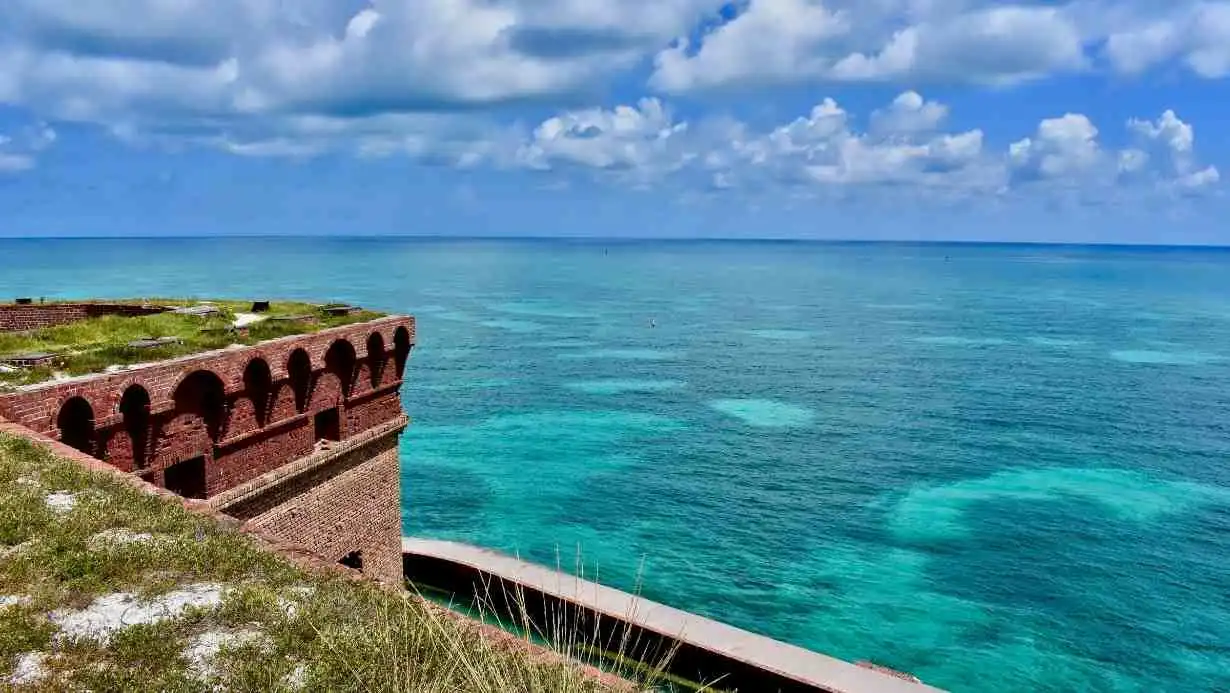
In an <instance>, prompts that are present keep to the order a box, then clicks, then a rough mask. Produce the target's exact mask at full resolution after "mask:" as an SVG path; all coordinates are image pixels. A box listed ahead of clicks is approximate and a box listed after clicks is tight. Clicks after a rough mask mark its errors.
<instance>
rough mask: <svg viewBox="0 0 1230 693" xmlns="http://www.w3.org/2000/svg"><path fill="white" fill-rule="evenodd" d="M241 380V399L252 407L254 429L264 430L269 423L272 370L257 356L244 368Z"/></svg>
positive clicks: (272, 385)
mask: <svg viewBox="0 0 1230 693" xmlns="http://www.w3.org/2000/svg"><path fill="white" fill-rule="evenodd" d="M242 380H243V395H242V399H243V400H246V401H247V403H248V404H249V405H250V406H251V407H252V416H253V418H254V420H255V422H256V428H264V426H265V424H267V423H268V422H269V410H270V407H271V405H272V399H273V395H274V390H275V388H274V384H273V369H272V368H270V367H269V362H268V361H266V360H265V359H264V358H263V357H261V356H257V357H255V358H253V359H251V360H250V361H248V364H247V365H246V366H244V368H243V376H242ZM232 418H234V417H232Z"/></svg>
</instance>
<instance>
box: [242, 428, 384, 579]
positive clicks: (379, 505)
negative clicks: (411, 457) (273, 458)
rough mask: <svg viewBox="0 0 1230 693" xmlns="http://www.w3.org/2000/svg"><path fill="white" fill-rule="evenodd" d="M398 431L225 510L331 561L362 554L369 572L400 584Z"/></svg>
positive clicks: (366, 572) (271, 485) (269, 484)
mask: <svg viewBox="0 0 1230 693" xmlns="http://www.w3.org/2000/svg"><path fill="white" fill-rule="evenodd" d="M403 422H404V419H403ZM398 430H399V429H398ZM398 430H392V431H389V432H388V433H385V434H382V435H379V436H377V437H376V438H374V439H372V440H371V441H370V442H366V443H363V444H362V445H361V446H359V447H357V448H355V449H353V450H348V451H345V452H340V453H339V454H338V455H337V457H336V459H331V460H329V461H328V462H327V463H325V464H321V465H319V466H317V467H314V468H312V469H309V470H305V471H304V472H302V473H299V474H294V475H291V476H289V477H288V478H286V479H282V480H276V481H271V482H269V483H268V484H267V485H265V486H263V487H261V488H260V490H259V491H258V492H257V493H256V494H254V495H252V496H250V497H247V498H245V500H244V501H243V502H241V503H239V504H237V505H235V506H231V507H225V506H224V507H223V510H224V512H227V513H228V514H231V515H234V516H236V517H239V518H240V519H243V520H245V521H246V524H248V525H250V526H252V527H256V528H260V529H261V530H263V531H265V532H268V533H270V534H273V535H275V536H278V537H281V538H282V539H284V540H285V541H289V542H292V543H294V544H296V545H299V546H304V547H306V548H308V549H309V550H311V551H312V552H313V553H316V554H317V555H319V556H322V557H323V558H325V559H328V560H332V561H338V560H341V559H342V558H343V557H344V556H346V555H347V554H349V553H350V552H352V551H360V552H362V556H363V572H364V573H365V574H368V575H371V576H372V577H375V578H377V579H380V580H386V581H390V582H393V581H396V580H400V579H401V569H402V565H401V492H400V483H399V482H400V474H399V466H398V458H397V435H398Z"/></svg>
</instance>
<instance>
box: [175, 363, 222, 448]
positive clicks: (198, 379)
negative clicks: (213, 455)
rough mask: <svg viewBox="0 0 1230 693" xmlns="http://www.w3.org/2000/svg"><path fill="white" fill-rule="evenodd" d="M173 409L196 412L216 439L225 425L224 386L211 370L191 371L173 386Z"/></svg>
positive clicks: (220, 435) (211, 436)
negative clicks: (177, 384) (175, 386)
mask: <svg viewBox="0 0 1230 693" xmlns="http://www.w3.org/2000/svg"><path fill="white" fill-rule="evenodd" d="M174 399H175V409H176V411H178V412H186V413H190V414H196V415H197V416H200V417H201V420H202V421H204V422H205V430H206V431H207V432H208V433H209V437H210V438H211V439H213V440H215V441H216V440H218V439H219V438H220V437H222V430H223V428H225V426H226V388H225V387H224V386H223V385H222V379H221V378H219V377H218V375H217V374H216V373H214V372H212V371H193V372H192V373H190V374H189V375H188V377H186V378H184V379H183V380H182V381H180V383H179V387H177V388H175V397H174Z"/></svg>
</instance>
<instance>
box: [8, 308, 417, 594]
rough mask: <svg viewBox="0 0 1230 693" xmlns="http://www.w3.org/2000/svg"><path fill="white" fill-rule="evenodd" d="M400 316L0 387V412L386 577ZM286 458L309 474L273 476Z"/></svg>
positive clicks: (395, 494) (406, 349)
mask: <svg viewBox="0 0 1230 693" xmlns="http://www.w3.org/2000/svg"><path fill="white" fill-rule="evenodd" d="M414 327H415V325H414V319H413V318H409V317H400V316H394V317H388V318H381V319H378V320H373V321H369V322H363V323H357V324H354V325H346V326H343V327H336V328H331V329H327V330H322V331H320V332H317V333H314V334H310V335H297V336H292V337H285V338H282V339H275V340H270V341H267V342H262V343H260V344H256V345H253V346H241V347H231V348H227V349H220V350H217V351H211V352H206V353H202V354H196V355H193V356H187V357H183V358H179V359H172V360H167V361H162V362H159V363H155V364H150V365H148V366H141V367H137V368H133V369H129V370H125V371H122V372H118V373H112V374H101V375H92V376H84V377H80V378H73V379H71V380H63V381H54V382H51V383H45V384H41V385H36V386H31V387H27V388H23V389H21V390H19V391H17V392H14V393H11V394H4V395H0V418H2V419H8V420H9V421H11V422H14V423H16V424H19V425H21V426H23V427H25V428H27V429H31V430H32V431H34V432H35V433H37V434H38V435H40V436H43V437H46V438H49V439H53V440H57V441H59V442H60V443H62V444H64V445H67V446H69V447H71V448H74V449H76V450H77V451H79V452H80V453H84V454H86V455H90V456H93V457H95V458H98V459H99V460H102V461H103V462H106V463H107V464H108V465H110V466H111V467H112V468H115V469H117V470H119V471H122V472H128V473H130V474H131V475H133V476H137V477H139V478H140V479H142V480H143V481H145V482H148V483H149V484H151V485H153V486H155V487H159V488H162V489H167V490H171V491H175V492H178V493H180V494H182V495H186V496H190V497H194V498H199V499H213V500H222V499H224V498H226V497H228V496H233V495H234V493H233V492H234V491H235V490H236V489H243V491H244V497H243V504H242V506H241V507H239V508H237V509H236V512H241V513H242V514H243V516H241V517H239V519H242V520H244V521H246V522H247V524H248V525H251V526H252V527H253V528H255V529H260V530H261V531H262V532H263V533H264V534H267V535H270V536H276V537H278V538H280V539H281V540H283V541H286V542H289V543H291V544H294V545H296V546H300V547H303V548H305V549H306V550H307V551H310V552H312V553H314V554H316V555H318V556H320V557H321V558H322V559H323V560H326V561H338V560H341V559H342V558H343V557H346V556H347V555H350V554H353V553H354V552H361V556H362V561H363V569H364V572H366V573H369V574H371V575H372V576H373V577H376V578H378V579H382V580H388V581H400V576H401V544H400V541H401V519H400V512H401V502H400V492H399V483H398V480H399V472H398V459H397V439H398V436H399V434H400V433H401V431H402V429H403V428H404V427H405V425H406V418H405V414H404V413H403V411H402V406H401V399H400V394H399V391H400V388H401V384H402V376H403V373H404V369H405V365H406V361H407V359H408V358H409V354H410V351H411V349H412V348H413V345H414V340H415V334H414ZM321 438H324V439H328V440H331V441H335V442H332V443H329V446H330V447H329V448H328V449H324V448H322V446H321V445H319V444H318V442H319V440H320V439H321ZM307 463H310V464H307ZM300 467H304V468H305V469H306V468H307V467H311V469H312V471H311V473H300V474H286V473H278V472H279V470H284V469H292V470H294V469H298V468H300ZM262 498H263V500H262ZM207 502H209V501H208V500H207ZM256 506H260V510H259V512H254V511H252V510H251V508H253V507H256ZM212 507H221V508H222V510H223V511H224V512H226V511H228V507H227V506H225V505H223V506H219V505H218V504H217V503H216V502H215V503H214V505H213V506H212ZM245 507H246V508H248V510H244V509H243V508H245Z"/></svg>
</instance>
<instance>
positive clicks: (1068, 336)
mask: <svg viewBox="0 0 1230 693" xmlns="http://www.w3.org/2000/svg"><path fill="white" fill-rule="evenodd" d="M100 293H101V294H109V295H138V296H140V295H167V294H184V293H192V294H199V295H227V296H252V295H257V296H271V297H288V298H308V299H323V298H328V299H337V300H346V301H355V302H359V303H362V304H364V305H368V306H372V307H377V308H383V309H388V310H395V311H411V312H414V313H416V314H417V315H418V318H419V336H420V347H419V348H418V349H417V350H416V352H415V354H414V355H413V357H412V359H411V362H410V367H409V368H410V370H409V379H408V384H407V386H406V390H405V404H406V408H407V409H408V410H409V412H410V413H411V415H412V416H413V418H414V419H415V423H414V425H413V426H412V427H411V429H410V432H409V433H408V434H407V435H405V436H404V438H403V441H402V455H403V470H404V471H403V477H404V494H405V525H406V531H407V533H412V534H419V535H427V536H434V537H446V538H452V539H460V540H464V541H469V542H473V543H477V544H482V545H486V546H491V547H495V548H499V549H504V550H508V551H519V552H520V553H522V554H523V555H525V556H528V557H530V558H533V559H535V560H539V561H542V562H545V563H552V564H553V563H556V562H559V563H562V564H563V565H564V566H565V567H572V566H573V565H575V563H576V555H577V554H578V552H579V553H580V554H581V556H582V557H583V561H584V563H585V566H586V567H585V569H586V572H587V573H588V574H589V575H591V576H592V575H594V574H595V573H596V574H597V577H598V579H600V580H602V581H604V582H608V583H611V584H614V585H617V586H621V587H624V588H633V587H635V586H636V585H637V584H638V580H639V583H640V584H641V586H642V591H643V593H645V594H646V595H647V596H648V597H650V598H653V599H657V600H660V601H664V602H667V603H670V604H672V605H675V606H679V607H682V608H686V609H690V610H693V611H698V612H701V613H704V614H707V615H710V616H713V617H715V618H718V619H721V620H724V621H728V622H731V623H734V624H736V625H739V626H743V627H746V628H749V629H752V630H755V631H759V632H762V633H766V634H768V635H771V636H774V637H777V638H781V639H784V640H788V641H791V642H795V643H798V644H801V645H805V646H808V647H812V648H815V649H817V650H821V651H824V652H827V653H830V654H834V655H836V656H840V657H845V658H850V659H855V658H869V659H873V660H876V661H878V662H881V663H884V664H887V665H890V666H893V667H897V668H900V669H904V670H907V671H911V672H913V673H915V674H917V675H919V676H921V677H922V678H923V679H924V680H926V681H928V682H930V683H933V684H936V685H939V686H943V687H947V688H949V689H951V690H953V691H990V690H995V691H1001V690H1002V691H1073V690H1081V691H1085V690H1088V691H1146V690H1148V691H1159V690H1164V691H1214V690H1222V691H1225V690H1230V252H1226V251H1209V250H1181V249H1154V250H1143V249H1114V248H1102V249H1092V248H1048V247H1024V246H1017V247H1011V246H1001V247H987V246H955V245H948V246H914V245H859V244H847V245H842V244H780V243H778V244H774V243H759V244H757V243H649V242H645V243H609V244H605V245H604V244H603V243H599V242H495V241H484V242H479V241H464V242H460V241H459V242H426V241H409V240H355V239H291V240H287V239H276V240H275V239H246V240H210V241H199V240H128V241H85V240H74V241H2V240H0V295H34V296H39V295H44V296H49V297H50V296H57V297H62V296H82V295H87V294H100Z"/></svg>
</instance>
